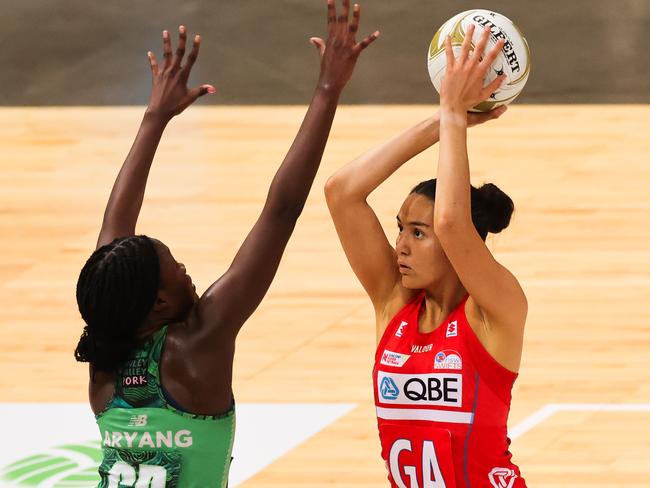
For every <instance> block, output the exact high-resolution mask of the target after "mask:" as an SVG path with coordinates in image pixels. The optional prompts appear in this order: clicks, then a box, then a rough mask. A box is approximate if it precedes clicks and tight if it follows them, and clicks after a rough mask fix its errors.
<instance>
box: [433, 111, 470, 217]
mask: <svg viewBox="0 0 650 488" xmlns="http://www.w3.org/2000/svg"><path fill="white" fill-rule="evenodd" d="M440 117H441V120H440V156H439V162H438V174H437V186H436V204H435V208H434V225H436V224H438V225H439V226H440V225H457V224H460V223H467V222H468V221H469V222H470V223H471V218H472V216H471V201H470V195H471V193H470V176H469V160H468V157H467V114H466V113H465V112H464V111H462V110H455V109H451V108H442V109H441V116H440Z"/></svg>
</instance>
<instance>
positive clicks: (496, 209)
mask: <svg viewBox="0 0 650 488" xmlns="http://www.w3.org/2000/svg"><path fill="white" fill-rule="evenodd" d="M471 188H472V190H471V194H470V198H471V202H472V222H473V223H474V227H475V228H476V231H477V232H478V233H479V235H480V236H481V239H483V240H485V239H486V238H487V235H488V232H491V233H493V234H498V233H499V232H501V231H502V230H503V229H505V228H506V227H508V224H510V217H511V216H512V213H513V212H514V210H515V205H514V203H512V200H511V199H510V197H509V196H508V195H506V194H505V193H504V192H503V191H501V190H500V189H499V188H498V187H497V186H496V185H494V184H492V183H486V184H484V185H482V186H481V187H480V188H475V187H473V186H472V187H471ZM411 193H417V194H418V195H424V196H426V197H428V198H429V199H431V200H432V201H435V199H436V179H435V178H434V179H433V180H427V181H423V182H421V183H418V184H417V185H416V186H415V187H414V188H413V189H412V190H411Z"/></svg>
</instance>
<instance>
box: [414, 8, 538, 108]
mask: <svg viewBox="0 0 650 488" xmlns="http://www.w3.org/2000/svg"><path fill="white" fill-rule="evenodd" d="M472 24H474V25H475V26H476V28H475V29H474V35H473V36H472V49H473V48H474V46H476V44H477V43H478V41H479V39H480V38H481V35H482V33H483V31H484V30H485V28H486V27H488V28H489V29H490V38H489V40H488V44H487V46H486V49H485V52H486V53H487V52H489V50H490V49H492V48H493V47H494V45H495V44H496V43H497V42H498V41H499V40H500V39H503V40H504V41H505V44H504V46H503V49H502V50H501V52H500V53H499V55H498V56H497V58H496V59H495V61H494V63H492V66H491V67H490V70H489V71H488V74H487V76H486V78H485V84H486V85H487V84H488V83H490V82H491V81H492V80H494V79H495V78H496V77H497V76H499V75H501V74H505V75H506V80H505V81H504V83H503V84H502V85H501V87H500V88H499V89H498V90H497V91H496V92H494V93H492V95H490V98H489V99H488V100H486V101H484V102H482V103H480V104H478V105H477V106H475V107H474V108H473V109H472V111H475V112H487V111H489V110H492V109H494V108H496V107H499V106H501V105H507V104H509V103H510V102H512V101H513V100H514V99H515V98H517V96H518V95H519V94H520V93H521V91H522V90H523V88H524V86H525V85H526V81H528V75H529V74H530V49H529V47H528V42H527V41H526V38H525V37H524V35H523V34H522V32H521V31H520V30H519V28H518V27H517V26H516V25H515V24H514V23H513V22H512V21H511V20H510V19H508V18H507V17H505V16H503V15H501V14H498V13H496V12H491V11H489V10H468V11H466V12H462V13H460V14H458V15H455V16H454V17H452V18H451V19H449V20H448V21H447V22H445V23H444V24H443V25H442V27H440V29H438V32H436V35H435V36H433V40H432V41H431V45H430V46H429V52H428V56H427V61H428V66H429V76H430V77H431V81H432V83H433V86H434V87H435V88H436V90H437V91H438V93H440V85H441V84H442V78H443V77H444V76H445V68H446V66H447V59H446V55H445V39H446V38H447V36H450V37H451V45H452V49H453V51H454V55H455V56H458V54H459V53H460V50H461V46H462V44H463V41H464V40H465V33H466V32H467V29H468V27H469V26H470V25H472Z"/></svg>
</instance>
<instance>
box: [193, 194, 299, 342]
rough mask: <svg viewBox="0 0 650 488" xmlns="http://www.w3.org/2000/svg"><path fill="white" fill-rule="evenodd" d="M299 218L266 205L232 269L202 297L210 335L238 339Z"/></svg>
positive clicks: (201, 316)
mask: <svg viewBox="0 0 650 488" xmlns="http://www.w3.org/2000/svg"><path fill="white" fill-rule="evenodd" d="M297 217H298V216H297V215H296V214H295V212H293V211H291V210H286V211H277V210H272V209H270V208H269V207H268V206H267V207H265V208H264V210H263V211H262V213H261V215H260V217H259V218H258V220H257V222H256V223H255V224H254V225H253V228H252V229H251V231H250V232H249V234H248V236H247V237H246V239H245V240H244V242H243V244H242V245H241V247H240V248H239V251H238V252H237V254H236V255H235V258H234V259H233V261H232V263H231V265H230V267H229V268H228V270H227V271H226V272H225V273H224V274H223V276H221V277H220V278H219V279H218V280H217V281H216V282H214V283H213V284H212V285H211V286H210V287H209V288H208V289H207V290H206V292H205V293H204V294H203V296H202V297H201V299H200V300H199V304H198V313H199V320H200V323H201V324H202V327H203V328H204V331H205V332H206V333H207V334H208V335H212V334H214V333H217V334H219V335H220V336H227V337H231V338H233V339H234V337H235V336H236V335H237V333H238V332H239V329H240V328H241V326H242V325H243V324H244V322H245V321H246V320H247V319H248V317H250V315H251V314H252V313H253V312H254V311H255V309H256V308H257V307H258V305H259V304H260V302H261V301H262V298H264V295H265V294H266V292H267V291H268V289H269V287H270V285H271V282H272V281H273V278H274V277H275V273H276V271H277V269H278V266H279V264H280V260H281V258H282V254H283V252H284V249H285V247H286V245H287V242H288V240H289V237H290V236H291V233H292V232H293V229H294V227H295V224H296V220H297Z"/></svg>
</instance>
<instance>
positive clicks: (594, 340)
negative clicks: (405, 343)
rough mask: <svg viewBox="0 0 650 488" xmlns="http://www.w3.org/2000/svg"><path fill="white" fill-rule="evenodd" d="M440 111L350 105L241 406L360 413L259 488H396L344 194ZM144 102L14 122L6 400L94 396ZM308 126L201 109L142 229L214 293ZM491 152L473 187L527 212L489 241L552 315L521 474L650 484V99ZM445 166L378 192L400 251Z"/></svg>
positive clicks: (273, 114)
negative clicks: (418, 187) (343, 177)
mask: <svg viewBox="0 0 650 488" xmlns="http://www.w3.org/2000/svg"><path fill="white" fill-rule="evenodd" d="M434 109H435V107H431V106H368V107H360V106H355V107H341V108H340V109H339V113H338V114H337V118H336V121H335V123H334V128H333V131H332V136H331V138H330V141H329V144H328V147H327V149H326V152H325V156H324V159H323V164H322V167H321V169H320V171H319V174H318V176H317V179H316V182H315V184H314V188H313V190H312V192H311V194H310V197H309V200H308V203H307V205H306V208H305V210H304V213H303V215H302V216H301V219H300V221H299V223H298V226H297V228H296V231H295V234H294V236H293V238H292V240H291V242H290V244H289V246H288V248H287V252H286V254H285V257H284V259H283V262H282V265H281V268H280V271H279V273H278V275H277V278H276V280H275V282H274V284H273V286H272V288H271V290H270V291H269V293H268V295H267V297H266V299H265V301H264V302H263V303H262V305H261V306H260V308H259V309H258V311H257V312H256V313H255V314H254V316H253V317H252V318H251V319H250V321H249V322H248V323H247V325H246V326H245V327H244V329H243V332H242V333H241V335H240V338H239V341H238V351H237V358H236V364H235V384H234V390H235V395H236V398H237V400H238V401H239V402H247V403H255V402H278V403H282V402H322V403H337V402H340V403H354V404H357V407H356V408H354V409H353V410H352V411H351V413H349V414H348V415H346V416H345V417H343V418H341V419H340V420H339V421H337V422H336V423H334V424H332V425H330V426H329V427H328V428H326V429H325V430H323V431H321V432H320V433H318V434H317V435H315V436H314V437H312V438H311V439H309V440H308V441H307V442H305V443H303V444H302V445H300V446H299V447H298V448H296V449H295V450H293V451H291V452H290V453H289V454H287V455H286V456H284V457H283V458H281V459H280V460H278V461H277V462H275V463H274V464H272V465H271V466H269V467H268V468H266V469H265V470H264V471H262V472H260V473H259V474H258V475H256V476H255V477H254V478H252V479H250V480H249V481H248V482H246V484H245V485H244V486H245V487H247V488H257V487H259V488H261V487H282V486H295V487H304V486H309V487H325V486H341V487H348V486H350V487H352V486H354V487H375V486H386V484H385V481H384V480H385V469H384V467H383V463H382V461H381V459H380V457H379V442H378V439H377V434H376V425H375V419H374V411H373V402H372V385H371V377H370V372H371V368H372V356H373V350H374V330H373V317H372V309H371V307H370V305H369V302H368V300H367V299H366V297H365V296H364V293H363V290H362V288H361V286H360V285H359V284H358V283H357V281H356V279H355V278H354V276H353V274H352V272H351V271H350V269H349V268H348V265H347V262H346V260H345V257H344V255H343V252H342V251H341V249H340V247H339V243H338V241H337V238H336V235H335V232H334V228H333V225H332V223H331V221H330V218H329V214H328V212H327V209H326V206H325V202H324V197H323V190H322V189H323V184H324V182H325V180H326V179H327V177H328V176H329V175H330V174H331V173H332V172H334V171H335V170H336V169H337V168H338V167H340V166H341V165H342V164H344V163H346V162H347V161H349V160H350V159H351V158H353V157H355V156H356V155H358V154H359V153H361V152H363V151H365V150H366V149H368V148H370V147H372V146H375V145H377V144H379V143H380V142H381V141H383V140H385V139H386V138H388V137H390V136H391V135H393V134H394V133H396V132H397V131H401V130H402V129H404V128H406V127H408V126H409V125H411V124H413V123H415V122H417V121H419V120H420V119H422V118H424V117H426V116H427V115H428V114H430V113H431V111H432V110H434ZM142 111H143V109H142V108H141V107H136V108H65V109H61V108H38V109H35V108H4V109H0V147H1V148H2V155H1V157H0V236H1V238H0V256H1V257H0V373H1V374H0V402H83V401H85V400H86V381H87V376H86V375H87V373H86V368H85V367H84V366H83V365H80V364H77V363H75V361H74V358H73V356H72V351H73V349H74V346H75V345H76V341H77V339H78V336H79V333H80V330H81V327H82V325H81V319H80V318H79V316H78V312H77V309H76V304H75V300H74V286H75V283H76V278H77V274H78V271H79V269H80V267H81V265H82V263H83V261H84V260H85V259H86V257H87V256H88V254H89V252H90V250H91V249H92V247H93V245H94V242H95V239H96V235H97V232H98V229H99V224H100V219H101V215H102V211H103V206H104V203H105V200H106V198H107V196H108V193H109V191H110V187H111V184H112V182H113V179H114V177H115V175H116V174H117V171H118V169H119V166H120V164H121V163H122V161H123V159H124V156H125V155H126V153H127V151H128V149H129V147H130V144H131V142H132V139H133V136H134V135H135V132H136V129H137V126H138V123H139V117H140V115H141V113H142ZM303 113H304V107H223V108H222V107H214V108H213V107H210V108H206V107H194V108H191V109H190V110H189V111H188V112H187V113H186V114H184V115H182V116H181V118H179V119H177V120H175V121H174V122H173V123H172V124H171V125H170V127H169V129H168V131H167V133H166V134H165V136H164V137H163V141H162V144H161V146H160V148H159V150H158V155H157V158H156V162H155V165H154V168H153V170H152V174H151V177H150V182H149V187H148V192H147V197H146V200H145V204H144V210H143V213H142V217H141V221H140V227H139V231H141V232H143V233H147V234H149V235H152V236H155V237H157V238H160V239H161V240H163V241H164V242H165V243H167V244H168V245H169V246H170V247H171V249H172V250H173V252H174V254H175V255H176V257H177V258H178V259H180V260H182V261H184V262H185V264H186V265H187V268H188V270H189V272H190V273H191V274H192V276H193V278H194V281H195V283H196V284H197V288H199V289H201V290H202V289H205V287H207V286H208V285H209V284H210V283H211V281H212V280H214V279H215V278H216V277H218V276H219V275H220V273H221V272H223V270H225V268H226V266H227V265H228V263H229V261H230V259H231V258H232V256H233V255H234V253H235V251H236V249H237V247H238V246H239V244H240V243H241V241H242V239H243V238H244V236H245V233H246V231H247V230H248V229H249V228H250V226H251V225H252V223H253V221H254V220H255V219H256V217H257V214H258V212H259V210H260V209H261V206H262V203H263V200H264V198H265V195H266V189H267V187H268V184H269V182H270V180H271V178H272V176H273V174H274V171H275V169H276V167H277V166H278V165H279V163H280V162H281V160H282V158H283V156H284V154H285V152H286V150H287V148H288V147H289V144H290V142H291V140H292V138H293V135H294V133H295V131H296V130H297V128H298V126H299V123H300V121H301V119H302V116H303ZM469 151H470V162H471V168H472V178H473V182H474V183H481V182H484V181H492V182H494V183H496V184H498V185H499V186H500V187H501V188H502V189H504V190H505V191H506V192H507V193H509V194H510V196H511V197H512V198H513V200H514V202H515V205H516V207H517V211H516V214H515V217H514V220H513V222H512V225H511V227H510V228H509V229H507V230H506V231H505V232H504V233H503V234H501V235H499V236H498V237H497V238H490V240H489V245H490V247H491V248H492V249H493V251H494V253H495V254H496V256H497V259H499V260H500V261H501V262H502V263H504V264H505V265H506V266H508V267H509V268H510V269H511V270H512V271H513V273H514V274H515V275H516V276H517V277H518V278H519V279H520V281H521V283H522V285H523V288H524V290H525V291H526V293H527V296H528V300H529V304H530V312H529V318H528V323H527V326H526V327H527V329H526V340H525V348H524V359H523V364H522V369H521V372H520V378H519V380H518V381H517V383H516V387H515V391H514V400H513V406H512V411H511V418H510V425H511V427H512V428H514V427H517V426H518V429H519V430H518V431H517V432H518V436H517V437H516V439H515V440H514V441H513V445H512V450H513V452H514V461H515V462H516V463H517V464H519V466H520V467H521V469H522V473H523V474H524V476H525V478H526V479H527V480H528V484H529V486H531V487H537V488H559V487H574V488H583V487H584V488H586V487H590V488H605V487H607V488H612V487H635V488H640V487H650V191H649V189H650V106H633V105H626V106H615V105H610V106H571V105H564V106H525V105H523V106H514V107H512V108H511V110H510V111H509V112H508V113H507V114H506V115H505V116H504V117H503V118H502V120H499V121H496V122H492V123H491V124H489V125H487V126H484V127H480V128H475V129H472V130H471V135H470V148H469ZM436 159H437V149H436V148H434V149H432V150H429V151H428V152H426V153H424V154H423V155H421V156H420V157H418V158H416V159H415V160H414V161H412V162H411V163H410V164H408V165H406V166H405V167H403V168H402V169H401V170H400V171H399V172H398V173H397V174H396V175H395V176H394V177H393V178H392V179H391V180H389V181H388V182H387V183H386V184H385V185H384V186H383V187H382V188H380V189H379V190H378V191H377V192H376V194H374V195H373V196H372V198H371V202H372V204H373V205H374V207H375V209H376V210H377V212H378V214H379V216H380V219H381V221H382V223H383V225H384V228H385V230H386V232H387V233H388V235H389V236H390V238H391V239H393V238H394V237H395V235H396V229H395V223H394V216H395V214H396V212H397V209H398V208H399V206H400V204H401V202H402V200H403V198H404V197H405V196H406V194H407V193H408V191H409V189H410V188H411V187H412V186H413V185H414V184H415V183H417V182H419V181H420V180H423V179H427V178H430V177H432V176H433V175H434V169H435V161H436ZM596 404H597V405H596ZM601 404H606V406H602V405H601ZM544 409H546V410H544ZM531 416H532V417H531ZM522 422H527V423H525V424H522ZM526 427H527V428H529V429H528V430H526Z"/></svg>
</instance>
